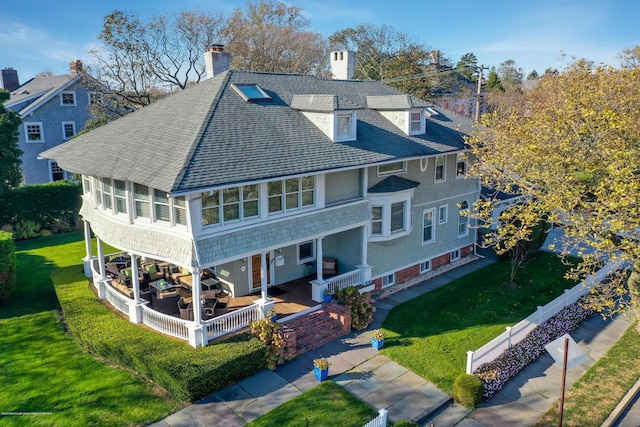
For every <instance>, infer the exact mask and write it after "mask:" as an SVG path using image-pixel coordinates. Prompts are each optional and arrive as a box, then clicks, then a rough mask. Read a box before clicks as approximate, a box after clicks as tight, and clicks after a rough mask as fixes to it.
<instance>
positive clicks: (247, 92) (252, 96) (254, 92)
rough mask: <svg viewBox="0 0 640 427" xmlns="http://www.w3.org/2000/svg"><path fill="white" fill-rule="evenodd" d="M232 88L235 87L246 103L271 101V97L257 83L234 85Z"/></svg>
mask: <svg viewBox="0 0 640 427" xmlns="http://www.w3.org/2000/svg"><path fill="white" fill-rule="evenodd" d="M231 87H233V88H234V89H235V91H236V92H238V94H239V95H240V96H241V97H242V98H243V99H244V100H245V101H254V100H259V99H271V97H270V96H269V95H267V93H266V92H265V91H264V90H262V89H261V88H260V86H258V85H257V84H255V83H232V84H231Z"/></svg>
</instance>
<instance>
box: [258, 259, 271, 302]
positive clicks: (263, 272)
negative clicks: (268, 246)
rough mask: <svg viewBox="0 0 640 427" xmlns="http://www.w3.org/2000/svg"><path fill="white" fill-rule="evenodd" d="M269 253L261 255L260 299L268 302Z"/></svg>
mask: <svg viewBox="0 0 640 427" xmlns="http://www.w3.org/2000/svg"><path fill="white" fill-rule="evenodd" d="M267 279H268V278H267V252H261V253H260V298H262V301H264V302H267V301H268V299H269V297H268V296H267Z"/></svg>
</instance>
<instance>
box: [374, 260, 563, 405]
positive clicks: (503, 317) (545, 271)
mask: <svg viewBox="0 0 640 427" xmlns="http://www.w3.org/2000/svg"><path fill="white" fill-rule="evenodd" d="M568 268H569V267H568V266H567V265H564V264H563V263H562V261H561V260H560V259H559V258H558V256H557V255H554V254H550V253H545V252H540V254H539V255H538V256H537V258H536V259H535V260H534V261H530V262H529V263H528V264H527V265H526V266H525V267H524V268H523V269H522V270H520V271H519V273H518V276H517V278H516V285H517V287H514V286H506V285H505V282H506V280H507V278H508V265H507V264H503V263H497V264H494V265H491V266H488V267H485V268H483V269H480V270H478V271H476V272H473V273H471V274H468V275H466V276H464V277H462V278H460V279H458V280H455V281H454V282H451V283H450V284H447V285H446V286H443V287H441V288H439V289H436V290H434V291H432V292H428V293H426V294H424V295H422V296H421V297H418V298H415V299H412V300H410V301H407V302H406V303H404V304H401V305H399V306H398V307H396V308H395V309H393V310H392V311H391V313H390V314H389V316H388V317H387V319H386V320H385V322H384V324H383V328H384V329H385V330H386V331H387V338H386V339H385V345H384V348H383V349H382V353H383V354H384V355H385V356H388V357H389V358H391V359H393V360H395V361H396V362H398V363H399V364H401V365H402V366H405V367H407V368H409V369H411V370H412V371H413V372H415V373H417V374H418V375H420V376H422V377H424V378H426V379H428V380H429V381H431V382H432V383H434V384H435V385H437V386H438V387H439V388H441V389H442V390H444V391H446V392H448V393H452V392H453V383H454V381H455V379H456V377H457V376H458V375H460V374H462V373H464V372H465V366H466V357H467V351H468V350H476V349H477V348H479V347H480V346H482V345H484V344H485V343H487V342H488V341H490V340H491V339H493V338H495V337H496V336H498V335H499V334H500V333H502V332H504V330H505V327H506V326H510V325H514V324H515V323H517V322H519V321H520V320H522V319H524V318H525V317H527V316H528V315H529V314H531V313H533V312H534V311H535V310H536V308H537V306H538V305H544V304H546V303H547V302H549V301H551V300H553V299H554V298H555V297H557V296H558V295H560V294H562V292H563V290H564V289H567V288H571V287H573V286H574V283H573V282H569V281H567V280H565V279H564V274H565V272H566V271H567V269H568Z"/></svg>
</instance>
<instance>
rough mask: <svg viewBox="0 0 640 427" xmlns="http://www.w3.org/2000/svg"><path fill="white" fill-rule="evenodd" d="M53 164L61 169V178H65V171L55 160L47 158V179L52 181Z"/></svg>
mask: <svg viewBox="0 0 640 427" xmlns="http://www.w3.org/2000/svg"><path fill="white" fill-rule="evenodd" d="M54 164H55V165H56V167H58V168H59V169H60V170H61V171H62V180H63V181H64V180H66V179H67V171H65V170H64V169H62V168H61V167H60V166H59V165H58V163H57V162H56V161H55V160H49V181H50V182H54V181H53V165H54Z"/></svg>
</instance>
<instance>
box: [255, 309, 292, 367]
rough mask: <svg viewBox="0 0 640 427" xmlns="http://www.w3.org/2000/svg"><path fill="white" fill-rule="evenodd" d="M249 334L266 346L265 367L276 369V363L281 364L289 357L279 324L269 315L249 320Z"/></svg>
mask: <svg viewBox="0 0 640 427" xmlns="http://www.w3.org/2000/svg"><path fill="white" fill-rule="evenodd" d="M274 314H275V312H274ZM251 335H253V336H254V337H255V338H257V339H259V340H260V341H262V342H263V343H264V345H265V346H266V352H265V353H266V354H265V365H266V367H267V369H271V370H273V369H276V366H277V365H282V364H283V363H284V362H285V361H287V360H289V359H291V357H290V356H289V355H290V352H289V348H288V347H287V342H286V341H285V339H284V337H283V336H282V333H281V332H280V324H279V323H278V322H274V321H272V320H271V317H270V316H269V317H265V318H264V319H260V320H254V321H253V322H251Z"/></svg>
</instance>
